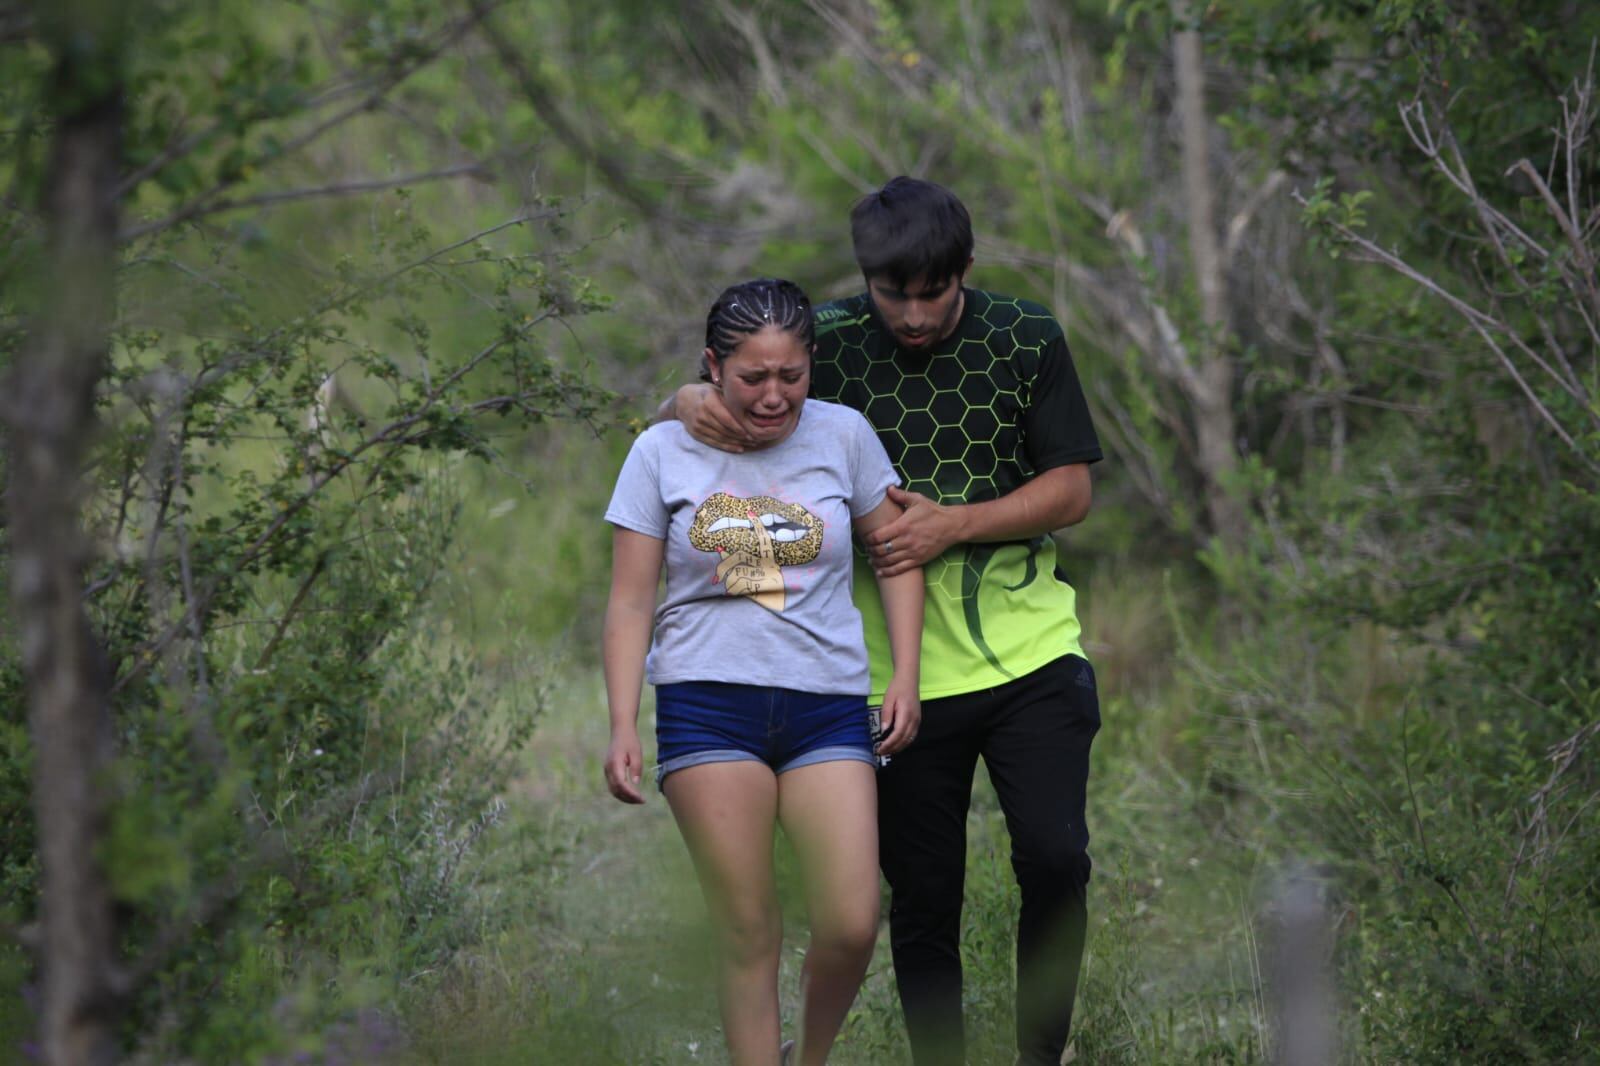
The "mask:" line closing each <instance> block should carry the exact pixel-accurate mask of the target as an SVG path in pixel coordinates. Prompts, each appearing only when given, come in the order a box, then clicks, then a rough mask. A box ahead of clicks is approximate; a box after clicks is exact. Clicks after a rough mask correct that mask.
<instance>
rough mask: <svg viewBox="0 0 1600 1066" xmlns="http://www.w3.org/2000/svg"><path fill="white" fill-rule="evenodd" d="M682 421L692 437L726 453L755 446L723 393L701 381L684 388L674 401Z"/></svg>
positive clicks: (679, 418)
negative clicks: (725, 402) (728, 406)
mask: <svg viewBox="0 0 1600 1066" xmlns="http://www.w3.org/2000/svg"><path fill="white" fill-rule="evenodd" d="M673 402H674V404H675V405H676V407H677V412H678V420H679V421H681V422H682V423H683V428H684V429H687V430H688V431H689V436H691V437H693V438H694V439H695V440H697V441H699V442H700V443H701V444H707V445H710V446H711V447H713V448H717V449H719V450H721V451H725V452H736V453H737V452H745V451H749V450H750V449H751V448H753V447H755V445H756V441H755V438H753V437H751V436H750V434H748V433H746V432H745V430H744V427H742V426H740V425H739V423H738V421H737V420H736V419H735V418H734V417H733V413H732V412H730V411H729V410H728V408H727V405H726V404H724V403H723V402H722V393H720V392H718V391H717V390H716V389H714V388H712V387H711V386H710V385H707V384H705V383H704V382H701V383H700V384H697V385H685V386H683V387H682V388H680V389H679V390H678V392H677V395H676V396H675V397H674V400H673Z"/></svg>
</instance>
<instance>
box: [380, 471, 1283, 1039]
mask: <svg viewBox="0 0 1600 1066" xmlns="http://www.w3.org/2000/svg"><path fill="white" fill-rule="evenodd" d="M475 495H476V494H475ZM503 513H504V512H502V514H503ZM580 518H581V516H580V515H577V514H575V513H573V512H570V511H568V512H564V513H562V514H558V515H545V516H544V522H543V523H542V529H543V530H545V531H546V532H544V533H541V534H540V538H541V544H542V547H541V548H540V550H539V551H530V552H529V553H528V560H527V565H528V567H529V570H530V571H532V572H533V573H538V572H540V571H539V570H538V568H539V567H540V566H541V565H542V564H541V563H540V562H539V561H538V560H537V556H538V555H539V554H540V551H552V552H553V551H561V550H570V547H569V548H567V549H563V548H562V545H563V544H565V545H568V546H570V545H571V543H572V542H573V536H574V533H573V531H574V530H577V529H578V528H579V526H580V525H581V523H580V521H579V519H580ZM467 521H468V523H469V525H470V524H473V523H475V522H479V521H482V522H486V523H487V522H497V521H498V520H497V519H494V518H490V517H488V516H487V515H485V516H482V517H480V518H475V517H474V516H472V515H468V516H467ZM518 526H521V524H520V523H518V524H517V526H513V525H512V524H509V523H507V524H503V525H500V526H499V527H498V528H497V529H496V530H495V531H494V533H493V534H491V535H490V536H489V538H488V540H487V541H486V542H485V543H486V544H488V543H492V544H493V548H492V553H493V554H494V555H495V556H496V557H498V558H505V557H508V553H510V554H512V555H514V554H515V553H516V552H517V551H518V546H517V545H516V544H515V543H514V538H515V536H516V535H518V534H513V533H512V532H511V531H512V530H513V529H516V528H517V527H518ZM521 528H522V529H524V530H526V527H525V526H521ZM553 528H559V529H560V530H561V531H562V533H561V536H559V537H550V536H549V535H548V531H550V530H552V529H553ZM602 529H603V527H602ZM508 538H511V539H510V540H508ZM467 542H468V543H471V540H470V537H469V538H468V540H467ZM479 550H484V551H490V550H491V549H489V548H483V549H479ZM469 564H471V560H469ZM471 565H476V564H471ZM471 565H469V570H470V569H471ZM484 572H485V573H490V574H498V575H501V576H502V577H503V576H504V573H505V571H504V568H503V565H501V564H496V565H493V566H485V568H484ZM548 573H550V575H551V576H549V577H548V578H547V579H546V580H550V581H553V582H561V583H564V587H565V588H567V589H570V588H571V587H572V584H573V574H572V572H571V571H570V570H568V571H565V572H563V571H561V570H560V568H556V569H555V570H553V571H549V572H548ZM473 583H474V582H473V581H471V580H469V581H468V584H473ZM579 584H580V585H581V584H582V582H579ZM1106 584H1107V586H1108V587H1102V588H1091V589H1090V590H1088V591H1089V593H1090V594H1089V595H1086V597H1085V602H1086V604H1087V605H1088V607H1087V610H1090V611H1098V612H1099V613H1100V614H1101V615H1102V616H1104V617H1102V618H1099V619H1096V618H1089V619H1088V624H1089V630H1090V632H1094V633H1099V634H1110V635H1111V636H1110V637H1109V638H1103V642H1102V644H1101V645H1100V646H1099V647H1098V648H1097V649H1095V651H1094V654H1096V656H1097V658H1102V659H1104V660H1106V662H1107V665H1108V666H1109V667H1110V669H1109V670H1105V671H1102V676H1103V677H1104V676H1106V675H1107V674H1109V675H1110V676H1111V678H1112V679H1113V684H1115V686H1116V687H1114V688H1113V687H1111V686H1107V688H1106V691H1109V692H1111V693H1112V695H1111V696H1110V698H1109V699H1108V702H1107V704H1106V706H1105V707H1104V708H1103V712H1104V713H1103V717H1104V720H1105V726H1104V728H1103V730H1102V732H1101V734H1100V738H1099V739H1098V740H1097V742H1096V749H1095V764H1094V770H1093V773H1092V775H1091V779H1090V819H1091V822H1090V825H1091V830H1092V832H1093V833H1094V844H1093V848H1092V851H1093V855H1094V858H1095V863H1096V870H1095V875H1094V881H1093V884H1092V885H1091V895H1090V907H1091V919H1090V921H1091V928H1090V939H1089V946H1088V949H1087V953H1086V957H1085V962H1084V980H1083V985H1082V988H1081V991H1080V996H1079V1003H1078V1012H1077V1023H1076V1025H1075V1035H1074V1040H1073V1045H1072V1048H1071V1049H1070V1054H1071V1056H1072V1058H1073V1060H1075V1061H1080V1062H1095V1063H1101V1062H1105V1063H1118V1062H1125V1063H1145V1062H1155V1061H1186V1062H1193V1061H1201V1062H1217V1063H1235V1062H1254V1061H1261V1060H1263V1059H1264V1057H1265V1056H1264V1052H1263V1047H1264V1041H1265V1036H1264V1018H1263V1009H1262V1004H1261V1001H1260V996H1259V993H1258V989H1259V987H1260V986H1259V973H1260V964H1259V955H1260V949H1259V945H1258V936H1257V932H1256V924H1257V922H1256V917H1255V916H1256V913H1257V912H1258V910H1259V909H1260V901H1261V890H1260V886H1261V885H1263V884H1264V883H1266V880H1267V878H1268V877H1269V876H1270V874H1271V872H1272V862H1271V860H1270V858H1269V846H1268V844H1267V841H1266V839H1265V837H1261V838H1260V839H1251V838H1250V837H1249V835H1248V833H1246V834H1245V835H1244V836H1242V837H1241V835H1240V833H1239V831H1238V830H1237V828H1236V827H1235V826H1234V825H1233V823H1232V822H1231V821H1230V819H1228V818H1226V817H1223V816H1222V814H1221V812H1222V811H1223V810H1224V809H1225V808H1226V807H1227V806H1228V804H1227V802H1226V800H1227V797H1219V796H1218V795H1217V794H1216V793H1215V792H1214V789H1213V786H1214V784H1215V782H1214V780H1213V778H1212V775H1211V773H1210V768H1209V766H1208V764H1207V763H1206V761H1205V759H1204V758H1199V759H1196V758H1192V757H1188V756H1186V755H1185V754H1184V753H1185V752H1188V751H1191V750H1192V746H1190V745H1188V744H1187V742H1186V740H1185V737H1186V736H1187V735H1188V734H1190V733H1193V732H1195V731H1197V730H1199V729H1200V728H1201V726H1202V725H1203V726H1204V731H1206V732H1210V733H1216V732H1218V729H1217V725H1218V724H1217V723H1215V722H1210V721H1207V722H1204V723H1196V722H1195V721H1194V720H1193V717H1194V716H1193V712H1191V711H1190V710H1189V709H1188V704H1187V698H1188V693H1187V692H1186V691H1185V690H1184V689H1183V687H1182V686H1181V685H1180V684H1179V683H1177V682H1175V681H1174V680H1173V677H1172V674H1173V672H1172V670H1171V669H1170V664H1169V663H1168V661H1167V656H1169V655H1170V653H1171V649H1172V647H1173V645H1174V638H1173V635H1172V634H1171V632H1170V631H1169V627H1168V624H1167V622H1166V620H1165V613H1166V611H1167V608H1168V604H1167V603H1166V599H1167V594H1164V593H1160V592H1152V591H1150V588H1151V586H1152V584H1154V585H1155V587H1156V588H1159V587H1160V586H1159V584H1158V583H1151V582H1149V581H1148V580H1147V579H1146V580H1145V581H1143V582H1140V581H1139V580H1138V579H1137V577H1136V576H1135V575H1133V574H1131V573H1129V572H1127V571H1124V570H1119V569H1112V570H1111V574H1110V578H1109V579H1108V581H1107V582H1106ZM480 587H481V586H480ZM589 587H590V590H591V592H593V591H595V589H594V586H593V584H592V583H591V584H590V586H589ZM599 591H600V594H601V595H603V589H601V590H599ZM1095 593H1098V595H1095ZM502 594H503V595H504V594H505V593H502ZM526 594H527V592H526V582H524V588H523V591H522V592H519V593H518V595H526ZM535 595H537V593H535ZM571 595H572V593H571V592H570V591H566V592H563V593H562V596H560V597H557V598H558V599H564V598H565V597H568V596H571ZM591 602H592V601H591ZM1113 611H1118V612H1122V614H1121V615H1120V616H1112V612H1113ZM499 614H500V612H499V611H490V612H488V615H489V616H490V617H497V616H499ZM476 617H477V623H476V624H477V625H478V626H481V625H482V624H483V622H482V619H483V617H484V616H483V614H481V613H480V614H478V615H477V616H476ZM592 621H593V619H590V618H588V617H587V616H584V617H580V618H577V619H575V620H574V622H573V629H572V633H573V635H572V636H571V637H569V638H568V640H567V641H566V646H567V647H568V649H569V650H571V651H572V652H573V653H574V654H573V655H572V657H571V658H570V659H569V661H568V663H567V664H566V665H565V666H563V667H561V668H560V670H559V673H560V677H561V680H560V682H559V683H558V684H557V686H556V688H555V691H554V692H553V694H552V696H551V698H550V700H549V708H550V709H549V710H548V712H547V713H546V715H545V716H544V718H543V719H542V721H541V723H540V725H539V728H538V731H537V733H536V735H535V738H534V742H533V744H532V746H531V747H530V749H529V751H528V753H527V761H526V765H525V768H524V771H523V773H522V774H521V776H520V777H519V779H518V780H517V782H516V783H515V786H514V787H513V789H512V790H511V794H510V795H509V796H508V797H507V802H508V807H509V813H508V818H507V822H506V824H505V825H504V826H503V827H502V828H501V829H500V830H498V831H497V835H496V836H495V838H494V839H493V840H492V841H491V842H490V844H489V850H488V851H487V852H486V854H485V856H484V858H483V862H484V868H483V870H482V871H481V874H480V877H481V880H480V886H481V887H480V889H479V893H480V899H479V903H480V906H481V911H482V913H483V914H484V915H485V916H486V917H485V922H484V935H483V937H482V938H481V941H480V942H479V943H476V944H474V945H472V946H470V947H469V948H467V949H465V950H463V951H461V952H459V953H458V954H457V955H456V957H455V958H454V959H453V960H452V962H451V963H450V964H449V965H448V967H446V968H445V969H443V970H442V971H440V972H438V973H434V974H430V975H427V976H426V977H424V978H423V979H421V980H420V981H418V982H417V983H416V985H415V988H414V991H415V995H414V996H413V997H412V999H413V1003H414V1009H413V1011H412V1014H411V1017H410V1019H409V1022H408V1030H409V1032H410V1033H411V1037H412V1040H411V1052H410V1054H411V1061H412V1062H414V1063H417V1064H424V1063H426V1064H434V1063H439V1064H443V1063H483V1064H496V1063H513V1062H515V1063H527V1062H550V1063H564V1062H578V1061H581V1062H585V1063H597V1064H599V1063H618V1064H622V1063H628V1064H638V1063H651V1064H689V1063H707V1062H710V1063H716V1062H723V1061H725V1060H726V1056H725V1052H724V1051H723V1047H722V1040H721V1035H720V1031H719V1027H718V1021H717V1015H716V1007H715V1000H714V991H713V985H712V980H711V976H712V972H713V967H714V960H713V958H712V956H711V954H710V951H709V940H710V938H709V935H708V932H707V928H706V922H705V917H704V914H703V911H702V904H701V902H700V899H699V894H698V891H697V889H696V887H695V882H694V877H693V872H692V870H691V868H690V865H689V861H688V857H687V855H686V853H685V851H684V848H683V846H682V843H681V841H680V839H679V837H678V834H677V830H676V828H675V826H674V825H673V824H672V819H671V816H670V814H669V812H668V811H667V809H666V806H665V803H664V802H663V801H662V800H661V799H660V797H659V795H658V794H655V793H652V794H651V796H650V801H649V803H647V804H646V806H644V807H643V808H630V807H625V806H623V805H621V804H618V803H616V802H615V801H614V800H612V799H611V798H610V797H609V796H608V795H607V794H606V792H605V789H604V785H603V783H602V780H601V775H600V770H599V762H600V756H601V753H602V752H603V750H604V746H605V742H606V717H605V709H604V707H605V705H604V695H603V690H602V687H601V684H600V678H599V673H598V670H597V669H595V668H592V667H589V666H585V665H583V660H584V659H586V658H587V656H586V655H583V654H579V653H581V652H583V651H584V650H585V648H586V646H587V637H585V636H583V635H582V634H586V633H592V632H593V630H592V628H590V626H591V624H592ZM485 636H486V639H487V641H488V643H489V645H491V647H490V648H489V654H490V656H491V658H492V657H494V656H497V655H499V656H504V655H507V654H510V653H509V652H508V651H506V650H505V649H496V648H494V647H492V645H494V644H495V642H496V640H497V639H499V638H497V637H496V635H495V634H493V633H486V634H485ZM557 643H560V642H559V641H558V642H557ZM642 730H643V732H644V733H645V735H646V737H647V742H646V743H647V756H648V754H649V751H648V745H649V740H648V737H649V733H650V725H649V710H648V704H647V707H646V711H645V721H644V722H643V723H642ZM1221 732H1222V733H1223V734H1224V735H1226V733H1227V729H1226V723H1224V728H1223V729H1222V730H1221ZM1236 732H1237V733H1238V737H1237V740H1238V742H1239V744H1240V745H1241V746H1242V747H1248V746H1249V745H1250V743H1251V739H1250V735H1249V730H1248V728H1247V727H1245V726H1243V725H1241V726H1239V728H1238V729H1237V730H1236ZM1174 752H1175V753H1176V754H1169V753H1174ZM968 829H969V832H968V881H967V903H966V911H965V925H964V935H963V956H964V959H965V963H966V981H967V986H966V987H967V990H966V1000H967V1017H968V1038H969V1045H970V1054H971V1061H973V1062H974V1063H988V1062H997V1063H998V1062H1010V1061H1011V1056H1012V1054H1013V1051H1012V1031H1011V1030H1012V1021H1011V1002H1012V994H1013V972H1014V970H1013V966H1014V963H1013V958H1012V948H1011V943H1012V935H1013V930H1014V927H1015V919H1016V908H1017V901H1016V893H1015V887H1014V884H1013V882H1012V875H1011V869H1010V860H1009V841H1008V839H1007V836H1006V833H1005V829H1004V823H1003V821H1002V819H1001V816H1000V812H999V809H998V805H997V802H996V800H995V796H994V792H993V790H992V788H991V787H990V785H989V782H988V780H987V777H986V775H983V774H980V775H979V780H978V782H977V787H976V788H975V791H974V800H973V805H972V812H971V814H970V816H969V823H968ZM776 861H777V862H778V863H779V868H780V883H782V884H788V885H797V878H796V877H795V876H794V874H793V865H792V858H791V856H790V855H789V853H788V851H787V849H786V847H785V846H784V845H783V843H782V842H781V841H780V843H779V847H778V849H777V855H776ZM784 906H785V931H786V940H785V952H784V957H783V973H782V979H781V987H782V994H783V1004H784V1011H785V1029H786V1032H787V1031H792V1029H793V1023H794V1015H795V1010H796V1002H795V1000H796V995H795V992H796V986H797V983H798V972H799V963H800V952H801V950H802V947H803V943H804V915H803V907H802V906H801V905H800V901H799V899H798V892H795V893H794V894H793V896H792V897H791V898H786V899H785V901H784ZM885 912H887V907H885ZM906 1058H907V1055H906V1051H905V1042H904V1036H903V1032H902V1029H901V1024H900V1019H899V1010H898V1005H897V1002H896V999H895V995H894V990H893V980H892V972H891V969H890V965H889V951H888V944H887V929H886V927H885V929H884V930H883V931H882V932H881V934H880V942H879V947H878V951H877V953H876V955H875V957H874V961H873V964H872V966H871V969H870V972H869V976H868V978H867V980H866V983H865V985H864V986H863V988H862V991H861V994H860V996H859V998H858V1000H857V1003H856V1006H855V1008H854V1009H853V1011H852V1012H851V1015H850V1017H849V1019H848V1020H847V1022H846V1025H845V1028H844V1032H843V1034H842V1035H841V1039H840V1042H839V1044H838V1045H837V1048H836V1050H835V1053H834V1056H833V1061H834V1062H836V1063H840V1064H850V1063H882V1062H902V1061H905V1060H906Z"/></svg>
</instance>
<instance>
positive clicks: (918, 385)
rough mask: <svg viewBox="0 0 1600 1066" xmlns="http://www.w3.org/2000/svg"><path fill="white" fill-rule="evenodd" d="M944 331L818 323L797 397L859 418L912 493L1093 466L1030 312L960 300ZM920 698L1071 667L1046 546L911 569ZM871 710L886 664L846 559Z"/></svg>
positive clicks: (1070, 604) (866, 579)
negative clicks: (916, 579) (921, 339)
mask: <svg viewBox="0 0 1600 1066" xmlns="http://www.w3.org/2000/svg"><path fill="white" fill-rule="evenodd" d="M964 293H965V305H964V307H963V309H962V312H961V320H960V322H959V324H958V325H957V326H956V329H955V332H954V333H952V334H951V335H950V336H949V337H947V338H945V339H944V340H943V341H941V342H940V343H939V344H937V345H936V346H934V347H933V348H931V349H929V350H928V351H926V352H907V351H905V350H903V349H901V348H900V346H899V345H897V344H896V343H895V340H894V336H893V334H891V333H890V332H889V331H888V330H887V329H886V328H885V327H884V326H883V324H882V322H881V321H880V320H879V319H878V317H877V316H876V314H875V313H874V311H873V308H872V303H871V301H870V300H869V299H868V297H867V294H866V293H862V294H860V295H859V296H852V297H850V298H848V299H843V300H834V301H832V302H830V303H827V304H824V305H822V306H821V307H819V308H818V309H817V313H816V316H817V357H816V362H815V365H814V367H813V370H812V376H811V394H812V395H813V396H815V397H816V398H817V399H821V400H831V401H833V402H835V403H842V404H846V405H847V406H850V407H854V408H855V409H856V410H858V411H860V412H862V413H863V414H865V415H866V416H867V421H868V422H870V423H871V424H872V428H873V429H874V430H876V431H877V434H878V439H879V440H881V441H882V442H883V446H884V448H885V449H886V450H887V451H888V453H889V459H890V461H891V462H893V463H894V467H895V470H896V471H898V472H899V474H900V476H901V478H902V479H903V480H904V482H905V487H906V488H907V489H909V490H910V491H912V492H919V493H922V494H923V495H924V496H927V497H929V498H931V499H934V500H937V501H939V502H940V503H946V504H959V503H980V502H982V501H984V500H992V499H995V498H997V497H1000V496H1004V495H1005V494H1006V493H1008V492H1010V491H1012V490H1013V489H1015V488H1017V487H1018V486H1020V485H1022V484H1023V483H1024V482H1026V481H1027V480H1028V479H1030V478H1032V477H1034V476H1035V475H1037V474H1040V473H1042V472H1044V471H1046V470H1049V469H1052V468H1054V467H1058V466H1067V465H1069V464H1072V463H1092V462H1096V461H1098V460H1099V459H1100V458H1101V452H1100V442H1099V440H1098V438H1097V437H1096V436H1095V432H1094V425H1093V423H1092V422H1091V421H1090V419H1089V408H1088V405H1087V404H1086V403H1085V402H1084V398H1083V389H1082V387H1081V386H1080V385H1079V384H1078V374H1077V371H1076V370H1075V369H1073V365H1072V356H1071V355H1070V354H1069V353H1068V351H1067V343H1066V338H1065V337H1064V336H1063V334H1062V332H1061V326H1060V325H1059V324H1058V323H1057V322H1056V320H1055V317H1054V316H1053V315H1051V314H1050V312H1049V311H1047V310H1045V308H1044V307H1042V306H1040V305H1039V304H1036V303H1032V302H1030V301H1027V300H1015V299H1011V298H1009V297H1003V296H996V295H994V294H991V293H987V292H982V291H979V290H976V289H966V290H964ZM923 575H924V577H925V579H926V581H927V607H926V613H925V616H924V622H923V633H922V697H923V698H924V699H934V698H937V697H940V696H954V695H958V694H960V693H964V692H975V691H977V690H980V689H984V688H990V687H993V686H995V685H1000V684H1004V683H1005V682H1006V681H1010V680H1012V679H1013V678H1018V677H1022V676H1023V675H1025V674H1028V673H1030V672H1032V671H1034V670H1036V669H1038V668H1039V667H1041V666H1043V665H1045V664H1046V663H1048V662H1050V661H1052V660H1054V659H1058V658H1060V657H1061V656H1063V655H1068V654H1076V655H1082V654H1083V648H1082V645H1081V644H1080V642H1079V632H1080V631H1079V625H1078V615H1077V595H1076V594H1075V593H1074V592H1073V589H1072V586H1071V585H1070V584H1068V583H1067V579H1066V576H1065V575H1064V574H1063V573H1062V572H1061V569H1060V568H1059V566H1058V565H1057V562H1056V545H1055V541H1054V540H1052V539H1051V538H1050V537H1048V536H1039V537H1034V538H1032V539H1031V540H1025V541H1010V542H1002V543H991V544H958V545H956V546H955V547H953V548H951V549H950V550H949V551H947V552H945V553H944V554H943V555H941V556H940V557H939V558H937V559H935V560H933V561H932V562H930V563H928V565H927V566H926V567H924V568H923ZM855 600H856V605H857V606H858V607H859V608H860V610H861V615H862V620H863V621H864V622H865V624H866V634H867V650H868V653H869V655H870V657H871V661H872V693H873V696H872V698H873V699H874V700H878V699H882V697H883V690H884V688H885V686H886V685H887V684H888V681H889V675H890V666H891V661H890V657H889V642H888V631H887V629H886V627H885V625H884V620H883V607H882V604H881V603H880V601H879V599H878V590H877V586H876V584H875V582H874V581H873V577H872V569H871V567H870V566H868V565H866V564H865V563H864V562H861V561H859V560H858V565H857V566H856V568H855Z"/></svg>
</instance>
